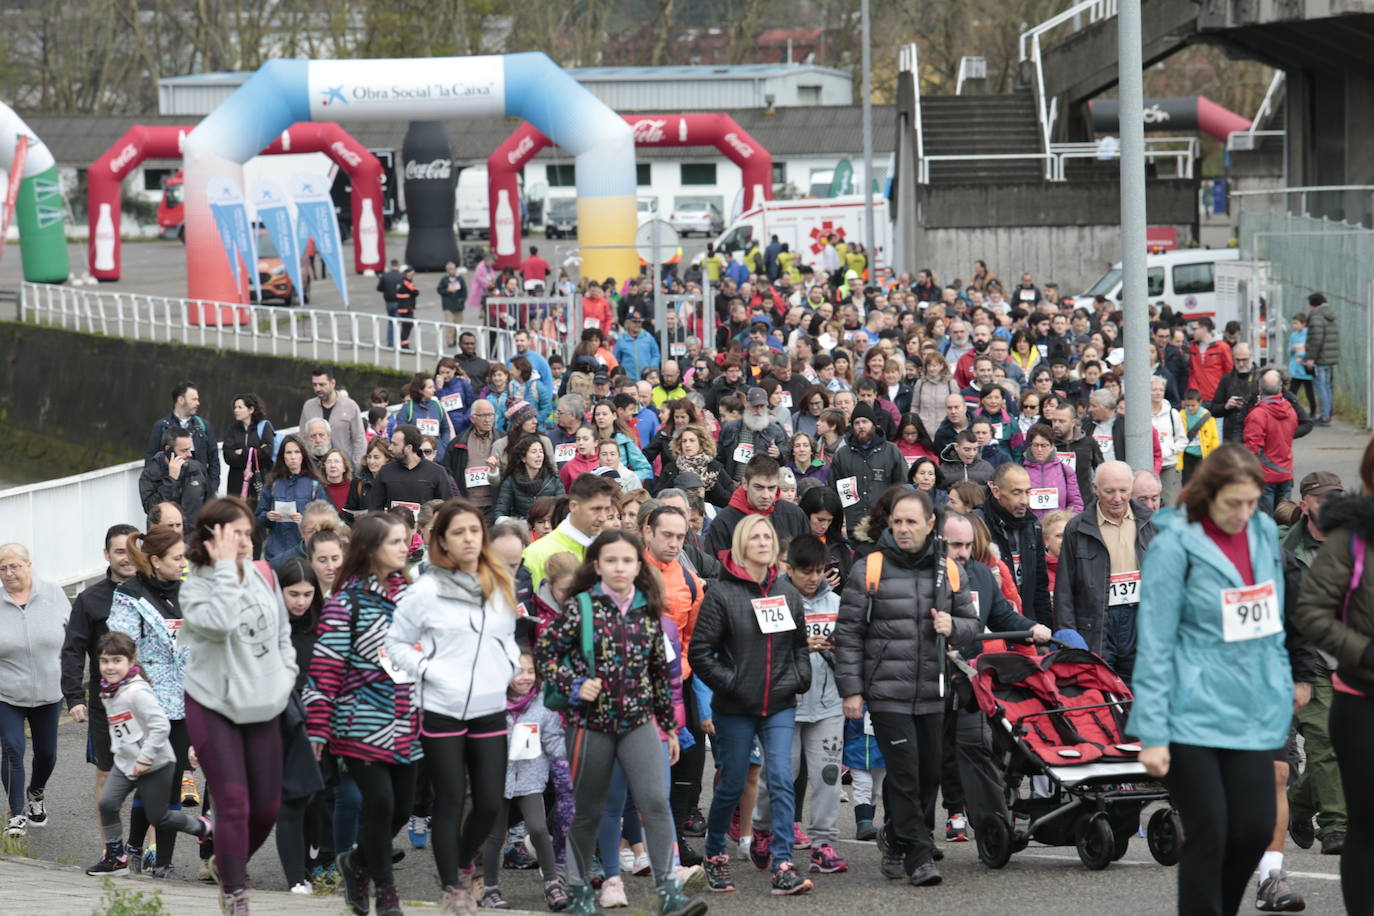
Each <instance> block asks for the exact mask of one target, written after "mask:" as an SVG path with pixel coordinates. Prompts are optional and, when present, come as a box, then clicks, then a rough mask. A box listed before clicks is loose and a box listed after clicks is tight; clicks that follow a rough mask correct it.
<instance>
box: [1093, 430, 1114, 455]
mask: <svg viewBox="0 0 1374 916" xmlns="http://www.w3.org/2000/svg"><path fill="white" fill-rule="evenodd" d="M1093 441H1094V442H1096V443H1097V447H1098V449H1100V450H1101V452H1102V454H1103V455H1112V454H1115V451H1114V441H1113V439H1112V437H1111V436H1101V435H1098V434H1097V433H1093Z"/></svg>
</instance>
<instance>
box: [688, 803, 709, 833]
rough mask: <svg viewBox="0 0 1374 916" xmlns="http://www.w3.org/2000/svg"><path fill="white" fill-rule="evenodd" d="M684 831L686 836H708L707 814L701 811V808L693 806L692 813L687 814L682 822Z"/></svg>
mask: <svg viewBox="0 0 1374 916" xmlns="http://www.w3.org/2000/svg"><path fill="white" fill-rule="evenodd" d="M682 833H683V835H684V836H692V837H703V836H706V816H705V815H704V814H702V813H701V809H700V808H693V809H692V813H691V814H688V815H687V818H686V819H685V820H684V821H683V822H682Z"/></svg>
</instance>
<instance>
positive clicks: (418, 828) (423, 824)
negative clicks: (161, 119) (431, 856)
mask: <svg viewBox="0 0 1374 916" xmlns="http://www.w3.org/2000/svg"><path fill="white" fill-rule="evenodd" d="M406 832H407V833H408V834H409V835H410V845H411V846H414V847H415V848H416V849H424V848H425V844H426V843H428V842H429V818H427V817H420V816H419V815H416V814H412V815H411V816H410V824H409V826H408V827H407V828H406Z"/></svg>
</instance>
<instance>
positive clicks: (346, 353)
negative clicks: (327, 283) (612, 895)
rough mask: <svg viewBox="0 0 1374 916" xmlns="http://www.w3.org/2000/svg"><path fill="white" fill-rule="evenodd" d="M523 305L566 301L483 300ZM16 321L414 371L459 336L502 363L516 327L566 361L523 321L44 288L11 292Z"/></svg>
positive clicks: (497, 305) (558, 347)
mask: <svg viewBox="0 0 1374 916" xmlns="http://www.w3.org/2000/svg"><path fill="white" fill-rule="evenodd" d="M532 303H534V304H535V305H533V308H534V309H535V311H534V312H533V314H536V315H537V314H540V312H539V311H538V310H539V309H540V308H543V309H544V311H543V314H545V315H547V314H549V312H550V311H551V310H553V309H555V308H562V309H566V310H569V311H570V310H571V309H572V303H571V301H570V300H569V299H565V298H559V299H556V300H549V299H535V298H533V297H523V296H522V297H512V298H508V299H490V300H488V308H490V309H494V311H492V312H490V314H493V315H495V316H496V317H497V318H501V317H502V316H503V315H505V314H506V312H505V311H504V310H505V309H507V308H523V309H524V310H525V311H524V312H523V314H524V316H525V317H528V316H529V315H530V314H532V313H531V311H530V309H531V307H532ZM539 304H542V305H539ZM193 314H195V315H197V316H199V317H201V318H205V317H210V318H213V319H215V323H213V324H207V323H205V322H200V323H194V322H192V321H191V320H190V316H191V315H193ZM19 317H20V320H21V321H29V322H34V323H37V324H47V325H52V326H56V327H61V328H66V329H69V330H75V331H86V332H89V333H95V334H106V335H111V336H116V337H131V338H136V339H142V340H155V341H168V342H173V343H181V344H188V345H192V346H204V347H217V348H221V349H235V350H246V351H249V352H252V353H268V354H271V355H273V356H291V357H296V358H302V359H319V360H329V361H331V362H353V363H366V364H371V365H376V366H382V367H384V368H390V369H397V370H402V369H410V370H412V371H416V372H419V371H424V370H428V369H432V368H433V367H434V361H435V360H436V359H438V358H439V357H440V356H446V355H450V354H451V353H452V352H453V350H454V343H453V341H456V339H457V336H458V334H460V333H462V332H464V331H471V332H472V333H473V334H475V335H476V336H477V348H478V353H479V354H480V355H481V356H483V358H486V359H495V360H500V361H502V362H504V361H505V360H506V359H507V358H508V357H509V356H510V355H511V354H513V353H514V351H515V344H514V338H515V332H516V331H517V330H520V329H522V328H524V329H527V330H529V331H530V332H531V334H532V336H533V338H534V343H535V346H536V347H537V348H538V349H539V350H540V351H541V352H543V353H545V354H546V355H547V354H551V353H559V354H565V353H566V349H565V348H566V341H565V340H560V339H556V338H551V337H548V336H545V335H544V334H542V333H540V330H541V329H539V328H532V327H530V326H529V325H528V324H525V323H521V324H516V325H514V326H511V327H507V326H504V325H505V324H506V322H504V321H495V322H494V323H493V326H487V325H476V324H458V323H455V322H449V321H434V320H431V319H425V318H413V319H406V320H403V319H400V318H394V317H388V316H386V315H379V314H374V313H367V312H344V311H328V310H325V309H312V308H291V309H286V308H280V307H276V306H266V305H259V304H248V305H238V304H233V303H221V302H204V301H200V300H191V299H178V298H173V297H169V296H153V295H147V294H145V293H129V292H102V291H100V290H86V289H74V288H72V287H69V286H56V285H51V284H44V283H24V284H22V285H21V286H20V289H19ZM221 319H228V320H227V321H225V320H221ZM388 329H389V330H390V332H391V333H390V336H391V337H392V338H393V339H394V340H397V341H400V340H403V339H405V338H404V337H403V336H402V334H403V332H405V331H406V330H408V331H409V335H410V336H409V342H410V346H409V348H407V349H401V348H399V347H392V346H388V345H387V343H386V341H387V338H388V336H389V335H388Z"/></svg>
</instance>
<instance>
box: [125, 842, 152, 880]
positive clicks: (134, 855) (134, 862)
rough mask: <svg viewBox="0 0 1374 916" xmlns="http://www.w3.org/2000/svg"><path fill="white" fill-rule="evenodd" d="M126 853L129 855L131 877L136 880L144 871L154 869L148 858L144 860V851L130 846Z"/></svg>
mask: <svg viewBox="0 0 1374 916" xmlns="http://www.w3.org/2000/svg"><path fill="white" fill-rule="evenodd" d="M125 852H127V853H128V855H129V874H130V875H132V876H134V877H135V878H136V877H138V876H139V875H141V874H143V869H145V868H147V869H150V870H151V869H152V867H153V866H152V865H150V864H149V863H148V860H147V859H146V858H144V856H145V855H146V853H144V851H143V850H142V849H139V848H138V847H137V846H129V847H127V849H126V850H125Z"/></svg>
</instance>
